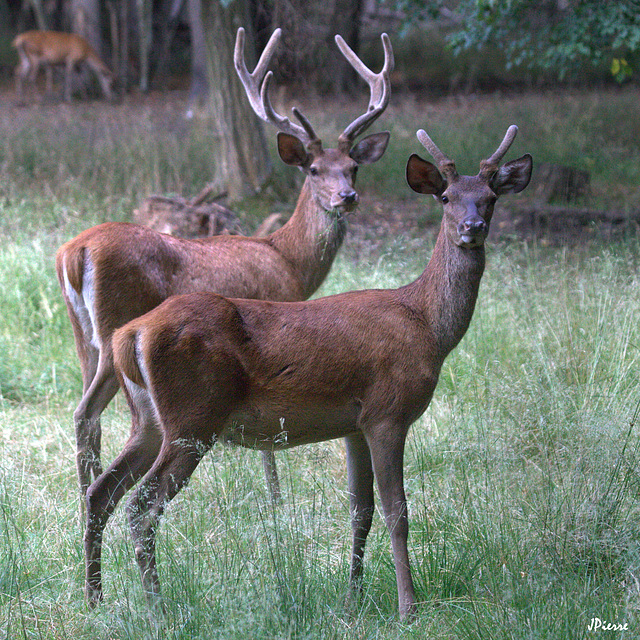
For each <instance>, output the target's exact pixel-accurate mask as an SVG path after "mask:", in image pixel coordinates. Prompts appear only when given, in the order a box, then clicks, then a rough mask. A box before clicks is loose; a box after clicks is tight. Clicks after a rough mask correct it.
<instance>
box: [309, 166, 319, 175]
mask: <svg viewBox="0 0 640 640" xmlns="http://www.w3.org/2000/svg"><path fill="white" fill-rule="evenodd" d="M309 175H312V176H317V175H318V169H316V167H309Z"/></svg>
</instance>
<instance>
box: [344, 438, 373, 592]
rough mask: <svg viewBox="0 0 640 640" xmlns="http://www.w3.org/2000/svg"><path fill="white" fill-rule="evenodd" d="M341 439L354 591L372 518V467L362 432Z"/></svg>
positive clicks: (357, 587)
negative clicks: (345, 462) (347, 489)
mask: <svg viewBox="0 0 640 640" xmlns="http://www.w3.org/2000/svg"><path fill="white" fill-rule="evenodd" d="M345 443H346V445H347V476H348V482H349V501H350V510H351V528H352V531H353V546H352V551H351V576H350V584H351V587H352V589H353V590H354V591H359V590H361V589H362V567H363V556H364V546H365V543H366V541H367V536H368V535H369V530H370V529H371V522H372V520H373V511H374V506H373V502H374V498H373V469H372V466H371V453H370V452H369V446H368V445H367V443H366V441H365V439H364V437H363V436H362V435H360V434H358V435H354V436H349V437H348V438H346V439H345Z"/></svg>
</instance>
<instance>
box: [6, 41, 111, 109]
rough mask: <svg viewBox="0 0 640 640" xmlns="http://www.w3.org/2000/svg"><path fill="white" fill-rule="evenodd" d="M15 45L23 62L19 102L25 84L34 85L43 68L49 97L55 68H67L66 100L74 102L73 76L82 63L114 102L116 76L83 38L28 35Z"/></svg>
mask: <svg viewBox="0 0 640 640" xmlns="http://www.w3.org/2000/svg"><path fill="white" fill-rule="evenodd" d="M12 45H13V46H14V47H15V48H16V50H17V52H18V56H19V58H20V61H19V63H18V66H17V67H16V92H17V94H18V98H19V99H20V100H22V98H23V83H24V81H25V80H27V79H28V80H29V81H30V82H32V83H33V84H35V81H36V77H37V75H38V71H39V70H40V66H41V65H44V67H45V74H46V90H47V92H49V93H51V91H52V89H53V74H52V68H53V66H56V65H64V70H65V75H64V100H65V102H71V73H72V71H73V70H74V69H75V68H77V67H79V66H80V65H81V64H83V63H84V64H86V65H87V66H88V67H89V68H90V69H91V70H92V71H93V72H94V73H95V75H96V78H97V79H98V82H99V83H100V87H101V88H102V93H103V94H104V97H105V98H106V99H107V100H113V98H114V96H113V91H112V84H113V74H112V72H111V70H110V69H109V67H107V65H106V64H105V63H104V62H103V61H102V60H101V59H100V56H99V55H98V54H97V53H96V52H95V50H94V49H93V47H92V46H91V45H90V44H89V43H88V42H87V41H86V40H85V39H84V38H82V37H81V36H79V35H77V34H75V33H64V32H61V31H25V32H24V33H21V34H19V35H17V36H16V37H15V38H14V39H13V42H12Z"/></svg>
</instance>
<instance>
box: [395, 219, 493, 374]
mask: <svg viewBox="0 0 640 640" xmlns="http://www.w3.org/2000/svg"><path fill="white" fill-rule="evenodd" d="M484 265H485V252H484V247H478V248H475V249H462V248H460V247H458V246H457V245H456V244H454V243H453V242H451V240H449V239H448V237H447V236H446V234H445V231H444V228H441V229H440V233H439V234H438V238H437V240H436V245H435V247H434V250H433V254H432V255H431V259H430V260H429V263H428V264H427V267H426V269H425V270H424V271H423V273H422V275H420V277H419V278H418V279H417V280H416V281H415V282H413V283H411V284H409V285H407V286H406V287H403V288H401V289H400V290H399V291H400V293H401V296H402V298H403V301H404V302H405V303H406V304H407V305H408V306H409V307H411V308H412V309H414V310H415V311H416V312H417V313H418V314H420V315H422V316H423V317H424V319H425V322H426V326H427V327H428V331H429V333H430V334H431V336H432V337H433V339H434V340H435V345H434V346H435V347H436V349H437V352H438V353H439V354H440V357H441V363H442V361H444V359H445V358H446V356H447V355H448V354H449V352H450V351H451V350H452V349H454V348H455V346H456V345H457V344H458V343H459V342H460V340H461V339H462V337H463V336H464V334H465V333H466V331H467V329H468V328H469V324H470V322H471V317H472V316H473V311H474V309H475V305H476V300H477V298H478V290H479V288H480V280H481V278H482V274H483V272H484Z"/></svg>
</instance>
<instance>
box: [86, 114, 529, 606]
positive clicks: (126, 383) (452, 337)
mask: <svg viewBox="0 0 640 640" xmlns="http://www.w3.org/2000/svg"><path fill="white" fill-rule="evenodd" d="M516 133H517V127H516V126H515V125H511V126H510V127H509V128H508V130H507V132H506V134H505V136H504V139H503V140H502V142H501V144H500V145H499V146H498V148H497V149H496V151H495V152H494V153H493V154H492V155H491V156H489V158H488V159H486V160H483V161H482V162H481V163H480V171H479V173H478V174H477V175H475V176H465V175H459V174H458V172H457V170H456V166H455V163H454V162H452V161H451V160H449V159H448V158H447V157H446V156H445V155H444V154H443V153H442V152H441V151H440V150H439V148H438V147H437V146H436V145H435V143H434V142H433V141H432V140H431V138H430V137H429V136H428V134H427V133H426V132H425V131H424V130H423V129H420V130H419V131H418V132H417V135H418V139H419V141H420V142H421V143H422V145H423V146H424V147H425V149H426V150H427V151H428V152H429V153H430V154H431V156H433V158H434V159H435V161H436V164H432V163H431V162H429V161H426V160H424V159H422V158H421V157H420V156H418V155H417V154H412V155H411V157H410V158H409V160H408V162H407V168H406V177H407V181H408V183H409V186H410V187H411V188H412V189H413V190H414V191H416V192H418V193H420V194H431V195H433V196H435V197H436V198H437V199H438V200H439V201H440V202H441V203H442V207H443V215H442V222H441V226H440V230H439V233H438V236H437V239H436V242H435V245H434V249H433V252H432V255H431V258H430V260H429V262H428V264H427V266H426V268H425V270H424V271H423V273H422V274H421V275H420V276H419V277H418V278H417V279H416V280H415V281H413V282H411V283H410V284H407V285H405V286H402V287H400V288H398V289H373V290H363V291H350V292H346V293H340V294H337V295H332V296H328V297H321V298H316V299H313V300H307V301H301V302H274V301H262V300H243V299H233V298H226V297H223V296H220V295H217V294H215V293H209V292H204V293H192V294H188V295H179V296H174V297H171V298H169V299H168V300H166V301H165V302H163V303H162V304H161V305H159V306H158V307H157V308H156V309H154V310H153V311H150V312H149V313H147V314H145V315H143V316H141V317H139V318H137V319H135V320H132V321H131V322H129V323H128V324H127V325H125V326H124V327H121V328H120V329H118V330H117V331H116V332H115V333H114V335H113V355H114V363H115V369H116V373H117V376H118V379H119V381H120V384H121V386H122V388H123V390H124V393H125V397H126V401H127V404H128V406H129V409H130V411H131V417H132V422H131V433H130V437H129V439H128V441H127V443H126V445H125V446H124V448H123V450H122V452H121V453H120V454H119V455H118V456H117V458H116V459H115V460H114V461H113V463H112V464H111V466H110V467H109V468H108V469H107V470H106V471H105V472H104V473H103V474H102V475H101V476H100V477H99V478H98V479H97V480H96V481H95V482H94V483H93V484H92V485H91V486H90V487H89V489H88V491H87V521H86V529H85V535H84V548H85V561H86V565H85V567H86V581H85V594H86V597H87V599H88V602H89V603H90V604H91V605H96V604H97V603H98V602H100V601H101V600H102V599H103V590H102V582H101V546H102V539H103V534H104V529H105V526H106V524H107V521H108V519H109V517H110V516H111V514H112V513H113V511H114V509H115V508H116V505H117V504H118V502H119V501H120V499H121V498H122V497H123V496H124V494H125V493H126V492H127V491H128V490H129V489H131V488H132V487H133V486H134V485H136V484H137V483H138V482H139V481H140V484H139V485H138V487H137V489H136V490H135V491H134V492H133V494H132V496H131V497H130V499H129V501H128V503H127V506H126V512H127V515H128V520H129V525H130V530H131V535H132V538H133V543H134V550H135V557H136V560H137V564H138V567H139V570H140V575H141V578H142V585H143V589H144V592H145V594H146V596H147V599H148V602H149V605H150V607H151V609H152V611H156V612H158V611H160V612H161V611H162V599H161V593H160V583H159V576H158V569H157V564H156V556H155V536H156V531H157V528H158V525H159V522H160V518H161V516H162V514H163V511H164V509H165V507H166V505H167V504H168V503H169V502H170V501H171V500H172V499H173V498H174V497H175V495H176V494H177V493H178V492H179V491H180V489H182V488H183V487H184V486H185V485H186V484H187V482H188V480H189V478H190V477H191V475H192V474H193V472H194V470H195V469H196V467H197V466H198V464H199V462H200V460H201V459H202V458H203V456H204V455H205V454H206V453H207V451H208V450H209V449H210V448H211V447H212V446H213V444H214V443H215V442H217V441H221V442H226V443H231V444H235V445H238V446H243V447H248V448H255V449H265V448H266V449H272V448H275V449H285V448H290V447H295V446H299V445H303V444H308V443H313V442H320V441H324V440H330V439H335V438H344V440H345V442H346V462H347V478H348V491H349V496H350V512H351V523H352V551H351V568H350V584H351V586H352V589H353V592H355V593H356V594H357V592H358V591H359V589H361V587H362V573H363V556H364V550H365V542H366V539H367V535H368V533H369V530H370V528H371V524H372V518H373V514H374V480H375V481H376V483H377V486H378V493H379V496H380V500H381V502H382V509H383V513H384V518H385V523H386V527H387V528H388V531H389V534H390V537H391V547H392V552H393V559H394V566H395V574H396V581H397V591H398V611H399V614H400V616H401V617H402V618H403V619H410V618H413V617H414V616H415V615H416V610H417V604H416V597H415V590H414V585H413V580H412V575H411V569H410V562H409V553H408V548H407V537H408V528H409V524H408V514H407V498H406V494H405V490H404V481H403V456H404V447H405V440H406V437H407V434H408V431H409V427H410V426H411V424H412V423H413V422H415V421H416V420H417V419H418V418H419V417H420V416H421V415H422V414H423V413H424V412H425V410H426V409H427V407H428V405H429V403H430V401H431V398H432V397H433V393H434V390H435V388H436V385H437V382H438V376H439V374H440V371H441V368H442V365H443V362H444V360H445V358H446V357H447V355H448V354H449V353H450V352H451V351H452V350H453V349H454V348H455V347H456V345H457V344H458V343H459V341H460V340H461V339H462V337H463V336H464V334H465V333H466V331H467V328H468V327H469V324H470V322H471V318H472V315H473V311H474V308H475V304H476V300H477V297H478V288H479V285H480V280H481V278H482V274H483V271H484V268H485V239H486V237H487V234H488V231H489V225H490V222H491V218H492V215H493V212H494V206H495V203H496V200H497V198H498V197H499V196H501V195H503V194H507V193H518V192H520V191H522V190H523V189H524V188H525V187H526V186H527V184H528V183H529V179H530V177H531V169H532V159H531V156H530V155H529V154H525V155H523V156H522V157H520V158H518V159H517V160H512V161H510V162H507V163H505V164H503V165H501V164H500V163H501V161H502V158H503V157H504V155H505V154H506V152H507V150H508V149H509V147H510V146H511V144H512V143H513V140H514V138H515V136H516Z"/></svg>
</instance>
